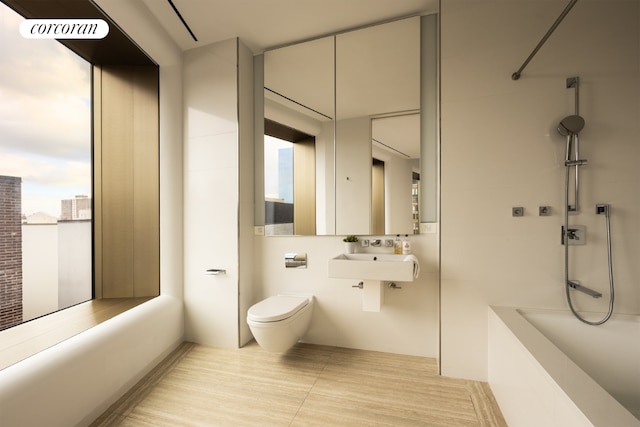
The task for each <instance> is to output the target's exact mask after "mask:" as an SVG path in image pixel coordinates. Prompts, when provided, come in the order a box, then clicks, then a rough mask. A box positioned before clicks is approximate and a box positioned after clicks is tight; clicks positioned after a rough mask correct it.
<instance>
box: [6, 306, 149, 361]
mask: <svg viewBox="0 0 640 427" xmlns="http://www.w3.org/2000/svg"><path fill="white" fill-rule="evenodd" d="M152 298H153V297H144V298H114V299H100V300H91V301H87V302H84V303H81V304H78V305H75V306H73V307H69V308H66V309H64V310H60V311H57V312H55V313H51V314H49V315H46V316H43V317H40V318H37V319H34V320H30V321H28V322H25V323H22V324H20V325H17V326H14V327H12V328H9V329H5V330H3V331H0V370H2V369H4V368H6V367H9V366H11V365H13V364H15V363H18V362H20V361H21V360H24V359H26V358H28V357H30V356H33V355H34V354H36V353H39V352H41V351H42V350H45V349H47V348H49V347H52V346H54V345H56V344H58V343H60V342H62V341H64V340H66V339H68V338H71V337H73V336H74V335H77V334H79V333H81V332H84V331H86V330H88V329H90V328H92V327H94V326H96V325H99V324H100V323H102V322H104V321H106V320H109V319H111V318H113V317H115V316H117V315H118V314H121V313H124V312H125V311H127V310H129V309H132V308H133V307H136V306H137V305H140V304H142V303H144V302H146V301H149V300H150V299H152Z"/></svg>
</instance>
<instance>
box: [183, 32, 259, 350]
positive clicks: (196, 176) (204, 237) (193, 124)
mask: <svg viewBox="0 0 640 427" xmlns="http://www.w3.org/2000/svg"><path fill="white" fill-rule="evenodd" d="M239 49H240V42H239V40H237V39H230V40H227V41H223V42H219V43H214V44H211V45H208V46H204V47H201V48H196V49H192V50H190V51H188V52H186V53H185V56H184V67H185V68H184V69H185V71H184V109H185V137H184V144H185V158H184V169H185V178H184V179H185V181H184V215H185V228H184V230H185V244H184V263H185V286H184V292H185V316H186V339H187V340H190V341H194V342H197V343H200V344H207V345H214V346H221V347H234V348H235V347H238V345H239V333H240V332H239V331H240V329H239V321H238V313H239V298H238V294H239V285H240V282H239V281H240V277H241V274H240V263H239V257H240V251H241V250H245V249H246V247H247V246H249V244H246V245H243V246H242V247H241V246H240V243H241V242H245V241H247V239H246V238H245V237H244V236H245V234H244V233H243V239H242V240H241V239H240V232H241V230H240V221H241V222H242V224H243V230H244V229H246V228H247V226H246V224H247V223H248V224H250V225H249V227H250V229H251V230H252V225H253V191H252V189H253V175H252V174H251V170H250V169H248V168H247V167H243V169H242V172H243V173H247V174H248V175H247V176H246V177H243V180H242V182H243V185H245V186H247V188H249V189H246V190H244V191H242V192H241V191H240V190H241V189H240V178H239V176H240V161H241V154H240V145H239V144H240V143H239V141H240V131H239V117H238V116H239V107H240V104H239V88H238V69H239V64H238V52H239ZM246 54H247V52H246V51H245V50H244V49H243V55H242V56H243V58H244V57H245V56H246ZM242 64H243V65H245V66H246V67H243V70H241V73H243V76H244V73H247V72H248V73H250V75H249V80H251V75H252V74H251V73H252V69H253V66H252V65H251V64H250V63H249V64H247V63H246V59H243V61H242ZM245 68H246V69H245ZM246 80H247V79H246V77H244V78H243V81H245V83H246ZM246 84H250V82H248V83H246ZM245 93H248V94H249V96H252V90H251V88H250V87H245V88H243V94H245ZM246 104H248V103H243V104H242V106H243V107H244V106H246ZM249 105H251V104H249ZM251 109H252V105H251ZM243 111H244V109H243ZM249 120H250V121H249V124H250V125H249V126H250V128H249V129H244V128H243V135H244V137H245V138H246V137H248V138H252V136H253V131H252V129H253V128H252V123H253V121H252V119H251V117H250V118H249ZM251 141H252V139H251V140H250V142H251ZM252 154H253V153H252V152H251V151H249V152H245V151H243V153H242V162H243V163H242V164H243V165H246V164H248V162H247V156H248V157H249V159H252ZM251 165H253V162H252V160H251ZM245 178H246V179H245ZM243 189H244V187H243ZM249 191H250V194H249V195H248V196H247V192H249ZM250 235H252V233H251V234H250ZM249 241H250V240H249ZM248 249H249V250H252V247H251V246H249V248H248ZM242 267H243V269H247V270H246V271H247V273H249V275H250V271H251V264H250V263H248V262H247V264H243V265H242ZM212 268H213V269H224V270H226V274H220V275H217V276H211V275H205V271H206V270H207V269H212ZM243 273H244V270H243Z"/></svg>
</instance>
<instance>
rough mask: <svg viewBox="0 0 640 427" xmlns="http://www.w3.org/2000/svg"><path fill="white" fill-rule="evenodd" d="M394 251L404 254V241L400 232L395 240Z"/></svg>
mask: <svg viewBox="0 0 640 427" xmlns="http://www.w3.org/2000/svg"><path fill="white" fill-rule="evenodd" d="M393 253H394V254H396V255H402V241H400V235H399V234H396V240H395V241H394V242H393Z"/></svg>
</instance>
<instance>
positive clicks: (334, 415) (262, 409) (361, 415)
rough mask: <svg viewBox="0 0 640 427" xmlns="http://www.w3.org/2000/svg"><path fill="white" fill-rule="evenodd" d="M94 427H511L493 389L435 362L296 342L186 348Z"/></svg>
mask: <svg viewBox="0 0 640 427" xmlns="http://www.w3.org/2000/svg"><path fill="white" fill-rule="evenodd" d="M92 425H93V426H155V427H157V426H374V425H375V426H455V427H460V426H506V424H505V422H504V420H503V418H502V415H501V414H500V410H499V409H498V407H497V405H496V403H495V400H494V399H493V395H492V393H491V391H490V389H489V387H488V385H487V384H486V383H480V382H475V381H467V380H460V379H452V378H443V377H440V376H438V375H437V367H436V364H435V361H434V360H433V359H428V358H422V357H415V356H403V355H395V354H388V353H379V352H371V351H362V350H350V349H344V348H336V347H325V346H317V345H309V344H297V345H296V346H295V347H294V348H293V349H292V350H290V351H289V352H288V353H286V354H284V355H278V354H271V353H267V352H265V351H263V350H262V349H261V348H260V347H259V346H257V345H256V344H255V343H251V344H249V345H247V346H245V347H244V348H242V349H239V350H228V349H216V348H210V347H204V346H200V345H195V344H191V343H185V344H183V345H182V346H181V347H179V348H178V349H177V350H176V351H175V352H174V353H173V354H172V355H171V356H169V357H168V358H167V359H166V360H165V361H164V362H163V363H162V364H160V365H159V366H158V368H156V369H155V370H154V371H152V372H151V373H150V374H149V375H148V376H147V377H145V378H144V379H143V380H142V381H140V383H138V385H136V387H134V388H133V389H132V390H131V391H130V392H129V393H128V394H127V395H125V396H124V397H123V398H122V399H121V400H120V401H119V402H116V404H114V405H113V406H112V407H111V408H110V409H109V410H108V411H107V412H105V414H103V415H102V416H101V417H100V418H99V419H98V420H96V421H95V422H94V424H92Z"/></svg>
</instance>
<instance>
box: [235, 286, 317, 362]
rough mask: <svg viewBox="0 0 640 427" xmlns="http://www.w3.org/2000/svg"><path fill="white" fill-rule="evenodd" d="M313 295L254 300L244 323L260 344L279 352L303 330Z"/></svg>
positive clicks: (298, 337) (296, 338) (279, 296)
mask: <svg viewBox="0 0 640 427" xmlns="http://www.w3.org/2000/svg"><path fill="white" fill-rule="evenodd" d="M313 300H314V298H313V296H312V295H311V296H305V295H278V296H274V297H269V298H267V299H265V300H262V301H260V302H259V303H257V304H254V305H253V306H251V308H249V311H248V312H247V324H248V325H249V329H251V333H252V334H253V337H254V338H255V339H256V341H257V342H258V344H259V345H260V347H262V348H264V349H265V350H267V351H270V352H273V353H283V352H285V351H287V350H289V349H290V348H291V347H293V345H294V344H295V343H297V342H298V340H300V338H302V337H303V336H304V334H306V333H307V330H308V329H309V324H310V323H311V313H312V311H313Z"/></svg>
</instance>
